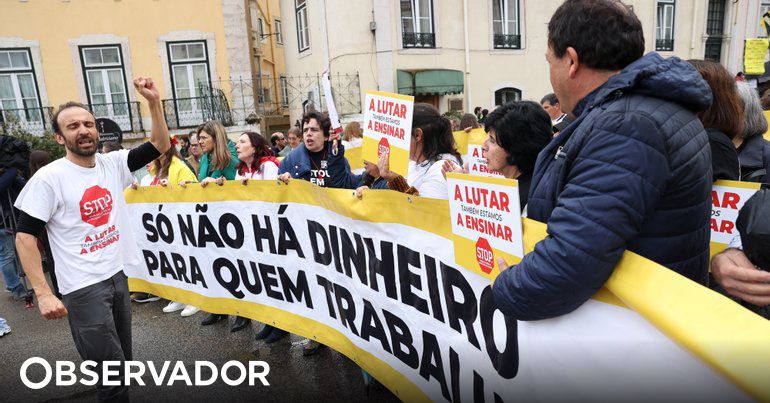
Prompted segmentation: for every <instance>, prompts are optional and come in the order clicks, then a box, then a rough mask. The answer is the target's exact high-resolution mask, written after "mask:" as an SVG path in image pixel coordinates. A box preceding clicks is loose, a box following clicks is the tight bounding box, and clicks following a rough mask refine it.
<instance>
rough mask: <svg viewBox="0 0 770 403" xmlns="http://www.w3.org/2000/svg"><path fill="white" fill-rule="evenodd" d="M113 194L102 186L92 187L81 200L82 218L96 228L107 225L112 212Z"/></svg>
mask: <svg viewBox="0 0 770 403" xmlns="http://www.w3.org/2000/svg"><path fill="white" fill-rule="evenodd" d="M112 201H113V200H112V194H111V193H110V191H109V190H107V189H105V188H103V187H100V186H91V187H90V188H88V189H86V191H85V192H84V193H83V197H82V198H81V199H80V217H81V218H82V219H83V222H87V223H89V224H91V225H93V226H94V227H99V226H102V225H104V224H107V221H108V220H109V219H110V213H111V212H112Z"/></svg>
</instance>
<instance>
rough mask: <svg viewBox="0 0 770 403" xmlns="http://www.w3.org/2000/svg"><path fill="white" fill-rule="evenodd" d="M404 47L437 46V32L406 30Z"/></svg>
mask: <svg viewBox="0 0 770 403" xmlns="http://www.w3.org/2000/svg"><path fill="white" fill-rule="evenodd" d="M403 39H404V48H435V47H436V34H434V33H432V32H430V33H428V32H404V37H403Z"/></svg>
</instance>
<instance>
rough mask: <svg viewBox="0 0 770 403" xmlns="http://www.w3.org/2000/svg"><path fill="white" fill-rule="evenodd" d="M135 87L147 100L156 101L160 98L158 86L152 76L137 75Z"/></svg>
mask: <svg viewBox="0 0 770 403" xmlns="http://www.w3.org/2000/svg"><path fill="white" fill-rule="evenodd" d="M134 88H136V92H138V93H139V94H141V95H142V96H143V97H144V98H145V99H146V100H148V101H150V102H155V101H159V100H160V93H159V92H158V87H156V86H155V83H154V82H153V81H152V78H150V77H137V78H135V79H134Z"/></svg>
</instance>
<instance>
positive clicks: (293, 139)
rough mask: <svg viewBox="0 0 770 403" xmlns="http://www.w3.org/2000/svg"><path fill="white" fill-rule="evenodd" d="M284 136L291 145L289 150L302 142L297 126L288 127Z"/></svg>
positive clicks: (292, 149) (300, 132)
mask: <svg viewBox="0 0 770 403" xmlns="http://www.w3.org/2000/svg"><path fill="white" fill-rule="evenodd" d="M286 137H287V138H288V140H289V147H291V151H294V150H295V149H296V148H297V147H299V145H300V144H301V143H302V131H301V130H300V129H299V127H292V128H291V129H289V131H288V132H286ZM291 151H289V152H291ZM287 155H288V154H287Z"/></svg>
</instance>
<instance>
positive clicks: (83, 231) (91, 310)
mask: <svg viewBox="0 0 770 403" xmlns="http://www.w3.org/2000/svg"><path fill="white" fill-rule="evenodd" d="M134 87H135V88H136V91H137V92H139V94H141V95H142V97H144V98H145V99H146V100H147V102H148V103H149V108H150V114H151V116H152V136H151V138H150V141H149V142H147V143H145V144H142V145H141V146H139V147H137V148H135V149H133V150H130V151H128V150H121V151H116V152H112V153H109V154H98V153H97V150H98V144H99V134H98V133H97V131H96V119H95V117H94V115H93V114H92V113H91V111H90V110H89V109H88V107H86V106H85V105H82V104H79V103H77V102H68V103H66V104H64V105H62V106H60V107H59V109H58V110H57V111H56V113H55V114H54V116H53V121H52V127H53V132H54V137H55V138H56V141H57V142H58V143H59V144H61V145H63V146H64V147H65V151H66V155H65V157H64V158H61V159H59V160H57V161H54V162H52V163H50V164H48V165H47V166H45V167H43V168H42V169H40V171H38V172H37V173H36V174H35V176H34V177H32V179H31V180H30V181H29V183H28V184H27V186H26V187H25V188H24V190H23V191H22V192H21V194H20V195H19V197H18V199H17V200H16V204H15V206H16V207H17V208H18V209H19V210H21V216H20V218H19V224H18V235H17V236H16V248H17V249H18V252H19V258H20V260H21V263H22V266H23V268H24V271H25V272H26V273H27V277H28V278H29V281H30V283H31V284H32V287H33V289H34V290H35V295H37V299H38V307H39V308H40V313H41V314H42V315H43V316H45V317H46V318H47V319H59V318H63V317H65V316H67V317H68V318H69V324H70V329H71V330H72V338H73V339H74V341H75V345H76V347H77V350H78V352H79V353H80V356H81V357H82V358H83V359H84V360H92V361H96V362H97V363H101V362H103V361H124V360H131V359H132V352H131V307H130V302H129V293H128V283H127V279H126V276H125V274H123V267H124V266H125V265H126V264H130V263H134V262H135V261H136V260H137V259H138V256H139V251H138V249H137V247H136V243H135V242H134V240H133V236H132V231H131V226H130V224H129V222H128V212H127V209H126V201H125V199H124V197H123V190H124V189H125V188H126V187H128V186H129V185H131V182H132V176H131V172H132V171H135V170H137V169H139V168H141V167H143V166H145V165H147V164H148V163H149V162H151V161H152V160H154V159H155V158H157V157H158V156H159V155H161V154H162V153H164V152H166V151H167V150H168V149H169V147H171V142H170V141H169V135H168V127H167V126H166V121H165V120H164V118H163V110H162V107H161V103H160V94H159V93H158V89H157V87H156V86H155V84H154V83H153V81H152V79H151V78H149V77H139V78H137V79H135V80H134ZM43 230H46V231H47V232H48V238H49V240H50V242H51V250H52V252H53V257H54V259H55V260H56V275H57V277H58V281H59V289H60V291H61V294H62V299H61V300H59V299H58V298H56V296H55V295H53V293H52V292H51V288H50V287H49V286H48V283H47V282H46V280H45V277H44V275H43V270H42V266H41V259H40V252H39V251H38V248H37V240H36V238H37V237H38V236H39V235H40V234H41V233H42V231H43ZM97 373H101V365H100V367H99V368H98V369H97ZM97 397H98V400H99V401H128V387H127V386H123V385H122V383H121V386H104V379H102V380H100V385H98V386H97Z"/></svg>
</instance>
